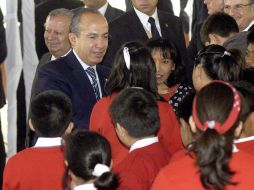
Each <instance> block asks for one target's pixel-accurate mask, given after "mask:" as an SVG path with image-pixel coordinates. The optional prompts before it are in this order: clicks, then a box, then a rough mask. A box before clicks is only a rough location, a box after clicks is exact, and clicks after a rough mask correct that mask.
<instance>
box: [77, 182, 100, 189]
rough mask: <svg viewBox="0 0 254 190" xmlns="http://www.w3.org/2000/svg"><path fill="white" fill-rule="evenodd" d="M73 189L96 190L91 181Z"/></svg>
mask: <svg viewBox="0 0 254 190" xmlns="http://www.w3.org/2000/svg"><path fill="white" fill-rule="evenodd" d="M74 190H97V189H96V188H95V187H94V184H93V183H89V184H83V185H79V186H76V187H75V188H74Z"/></svg>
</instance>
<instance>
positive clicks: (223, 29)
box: [200, 12, 239, 45]
mask: <svg viewBox="0 0 254 190" xmlns="http://www.w3.org/2000/svg"><path fill="white" fill-rule="evenodd" d="M238 32H239V28H238V25H237V22H236V21H235V19H234V18H233V17H231V16H230V15H228V14H226V13H222V12H218V13H214V14H212V15H210V16H208V17H207V19H206V20H205V21H204V23H203V24H202V27H201V29H200V38H201V41H202V43H203V44H204V45H205V43H206V42H210V38H209V34H217V35H219V36H221V37H229V35H230V34H232V33H238Z"/></svg>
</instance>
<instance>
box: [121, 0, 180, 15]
mask: <svg viewBox="0 0 254 190" xmlns="http://www.w3.org/2000/svg"><path fill="white" fill-rule="evenodd" d="M181 3H182V0H181ZM125 5H126V10H127V11H129V10H131V9H132V8H133V6H132V2H131V0H125ZM157 8H158V9H159V10H161V11H165V12H167V13H170V14H174V11H173V6H172V2H171V0H159V1H158V4H157Z"/></svg>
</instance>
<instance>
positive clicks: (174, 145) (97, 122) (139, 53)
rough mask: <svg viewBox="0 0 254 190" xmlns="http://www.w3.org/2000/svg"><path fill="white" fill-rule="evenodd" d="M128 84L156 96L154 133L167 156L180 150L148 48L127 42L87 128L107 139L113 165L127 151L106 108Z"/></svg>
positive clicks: (175, 123)
mask: <svg viewBox="0 0 254 190" xmlns="http://www.w3.org/2000/svg"><path fill="white" fill-rule="evenodd" d="M130 87H140V88H143V89H145V90H147V91H149V92H151V93H152V94H153V95H154V96H155V97H156V98H157V102H158V107H159V113H160V129H159V132H158V134H157V135H158V137H159V140H161V143H162V144H163V146H164V147H165V148H166V150H167V151H168V153H169V154H170V155H171V154H173V153H174V152H176V151H177V150H179V149H183V145H182V143H181V136H180V128H179V124H178V121H177V118H176V115H175V113H174V111H173V109H172V106H170V105H169V104H168V103H167V102H165V101H163V100H162V98H160V96H159V94H158V92H157V83H156V67H155V63H154V61H153V58H152V56H151V54H150V52H149V50H148V49H147V48H146V47H144V45H142V44H140V43H138V42H127V43H125V44H124V45H123V46H122V48H121V49H120V50H119V51H118V52H117V54H116V57H115V61H114V64H113V66H112V71H111V75H110V76H109V79H108V80H107V82H106V86H105V89H106V92H107V93H108V96H107V97H105V98H102V99H101V100H99V101H98V102H97V103H96V105H95V106H94V108H93V111H92V114H91V117H90V125H89V129H90V130H93V131H97V132H98V133H100V134H102V135H103V136H105V137H106V138H107V139H108V141H109V142H110V145H111V148H112V158H113V163H114V165H113V168H114V167H115V166H116V165H117V164H118V163H120V162H121V161H122V160H123V159H124V158H125V157H126V156H127V155H128V152H129V150H128V148H126V146H124V145H123V144H122V143H121V142H120V141H119V139H118V137H117V135H116V133H115V127H114V125H113V123H112V121H111V118H110V116H109V111H108V109H109V106H110V104H111V103H112V101H113V100H114V98H115V96H116V95H117V94H118V93H119V92H121V91H122V90H123V89H125V88H130ZM98 116H99V117H98ZM130 122H132V121H130Z"/></svg>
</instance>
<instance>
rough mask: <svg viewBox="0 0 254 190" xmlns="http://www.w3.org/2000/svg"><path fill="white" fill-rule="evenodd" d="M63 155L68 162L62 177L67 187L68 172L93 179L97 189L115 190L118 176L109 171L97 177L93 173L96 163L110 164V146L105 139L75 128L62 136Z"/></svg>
mask: <svg viewBox="0 0 254 190" xmlns="http://www.w3.org/2000/svg"><path fill="white" fill-rule="evenodd" d="M63 144H64V155H65V160H66V161H67V162H68V166H67V168H66V172H65V175H64V178H63V185H64V187H65V188H66V187H68V184H67V183H68V172H69V171H70V172H72V173H73V174H74V175H75V176H77V177H79V178H81V179H83V180H84V181H85V182H87V181H90V180H94V182H93V183H94V186H95V187H96V188H97V189H98V190H115V189H117V187H118V185H119V181H118V177H117V176H116V174H114V173H112V172H111V171H108V172H104V173H103V174H102V175H101V176H99V177H97V176H95V175H94V174H93V172H94V169H95V166H96V164H103V165H106V166H107V167H110V166H111V148H110V144H109V142H108V141H107V139H106V138H105V137H103V136H101V135H100V134H98V133H96V132H92V131H85V130H76V131H74V132H73V133H72V134H69V135H66V136H65V137H64V141H63Z"/></svg>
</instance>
